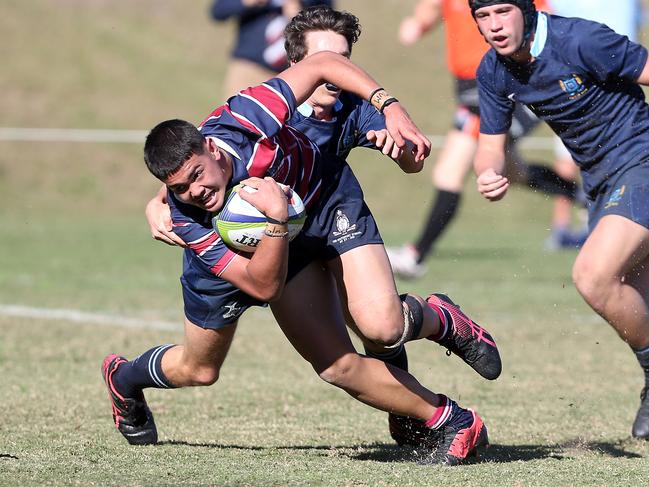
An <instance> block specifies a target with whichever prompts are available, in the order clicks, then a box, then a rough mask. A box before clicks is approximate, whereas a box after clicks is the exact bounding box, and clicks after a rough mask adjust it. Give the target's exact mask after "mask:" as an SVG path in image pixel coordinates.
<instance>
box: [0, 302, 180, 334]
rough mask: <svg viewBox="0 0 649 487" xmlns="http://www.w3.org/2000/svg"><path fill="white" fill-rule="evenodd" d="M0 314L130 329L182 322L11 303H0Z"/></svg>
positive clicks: (171, 327)
mask: <svg viewBox="0 0 649 487" xmlns="http://www.w3.org/2000/svg"><path fill="white" fill-rule="evenodd" d="M0 315H2V316H8V317H17V318H36V319H42V320H61V321H71V322H74V323H83V324H92V325H101V326H114V327H121V328H132V329H136V328H137V329H148V330H163V331H182V329H183V324H182V322H180V321H179V322H177V323H171V322H169V321H157V320H150V321H149V320H141V319H137V318H128V317H126V316H117V315H105V314H100V313H88V312H84V311H78V310H74V309H53V308H33V307H31V306H21V305H13V304H8V305H7V304H0Z"/></svg>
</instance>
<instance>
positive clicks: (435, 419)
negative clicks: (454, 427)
mask: <svg viewBox="0 0 649 487" xmlns="http://www.w3.org/2000/svg"><path fill="white" fill-rule="evenodd" d="M440 397H441V398H442V404H441V405H440V406H439V407H438V408H437V409H436V410H435V414H433V416H432V417H431V418H430V419H429V420H428V421H426V426H427V427H428V428H430V429H433V430H437V429H440V428H441V427H442V426H444V425H445V424H446V423H448V422H449V421H450V420H451V418H452V417H453V411H454V410H455V409H456V408H458V405H457V404H456V403H455V401H453V400H451V399H449V398H448V397H446V396H445V395H443V394H440Z"/></svg>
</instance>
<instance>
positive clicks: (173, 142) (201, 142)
mask: <svg viewBox="0 0 649 487" xmlns="http://www.w3.org/2000/svg"><path fill="white" fill-rule="evenodd" d="M204 152H205V137H203V134H201V133H200V132H199V130H198V129H197V128H196V127H194V125H192V124H191V123H189V122H186V121H184V120H178V119H174V120H166V121H164V122H161V123H159V124H158V125H156V126H155V127H153V128H152V129H151V132H149V135H148V136H147V138H146V142H145V143H144V162H145V163H146V167H148V168H149V171H151V174H153V175H154V176H155V177H156V178H158V179H160V180H165V179H167V178H168V177H169V176H171V175H172V174H174V173H175V172H176V171H178V169H180V168H181V167H182V165H183V164H184V163H185V162H186V161H187V160H188V159H189V158H191V157H192V156H193V155H200V154H203V153H204Z"/></svg>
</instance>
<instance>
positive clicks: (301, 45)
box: [284, 5, 361, 63]
mask: <svg viewBox="0 0 649 487" xmlns="http://www.w3.org/2000/svg"><path fill="white" fill-rule="evenodd" d="M320 30H324V31H331V32H335V33H336V34H340V35H341V36H343V37H344V38H345V39H347V44H349V52H351V50H352V45H353V44H354V43H355V42H356V41H357V40H358V38H359V37H360V35H361V25H360V23H359V22H358V17H356V16H355V15H353V14H350V13H349V12H343V11H340V10H334V9H332V8H330V7H327V6H324V5H318V6H315V7H310V8H305V9H304V10H302V11H301V12H300V13H298V14H297V15H296V16H295V17H293V19H292V20H291V21H290V22H289V23H288V25H287V26H286V29H284V48H285V49H286V54H287V56H288V59H289V61H291V62H294V63H297V62H298V61H301V60H302V59H304V56H306V53H307V47H306V40H305V38H306V34H307V32H312V31H320Z"/></svg>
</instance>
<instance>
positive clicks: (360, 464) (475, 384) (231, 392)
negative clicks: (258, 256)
mask: <svg viewBox="0 0 649 487" xmlns="http://www.w3.org/2000/svg"><path fill="white" fill-rule="evenodd" d="M208 4H209V2H208V1H206V0H201V1H200V2H192V6H191V8H190V7H189V2H185V1H182V0H165V1H153V0H140V1H138V2H128V1H126V0H115V1H108V0H22V1H19V0H5V1H4V2H3V5H2V15H0V53H2V59H3V65H4V69H2V70H0V113H2V114H3V116H2V121H1V122H0V125H2V126H11V127H55V128H59V127H61V128H124V129H147V128H149V127H151V126H153V125H154V124H155V123H157V122H158V121H160V120H162V119H165V118H169V117H183V118H188V119H190V120H198V119H200V118H201V117H202V116H203V115H204V114H206V113H207V111H208V110H209V109H210V108H211V107H212V106H213V105H215V104H217V103H218V101H219V99H220V96H219V94H220V93H221V85H220V80H221V77H222V72H223V65H224V60H225V59H226V53H227V43H225V44H221V43H220V42H221V40H222V39H229V38H230V34H231V26H220V27H217V26H215V25H214V24H212V23H211V22H210V21H209V19H208V18H207V16H206V14H205V12H206V8H207V5H208ZM412 4H413V1H397V0H382V1H369V0H363V1H360V0H356V1H353V2H352V1H350V0H346V1H342V0H341V1H339V5H340V6H341V7H343V8H347V9H350V10H352V11H354V12H355V13H357V14H358V15H359V17H360V18H361V21H362V23H363V26H364V29H365V30H364V33H363V36H362V37H361V40H360V42H359V44H358V46H357V48H356V49H355V51H354V58H355V59H356V60H357V62H359V63H360V64H361V65H363V66H364V67H366V68H367V69H368V70H369V71H370V72H372V73H374V74H375V75H376V77H377V78H378V79H379V80H380V81H381V82H382V84H383V85H384V86H386V87H387V88H389V89H390V91H391V92H393V93H395V94H396V95H397V96H399V97H400V98H401V99H402V100H403V101H404V103H405V105H406V106H407V107H408V108H409V110H410V112H411V114H412V115H413V117H414V118H415V119H416V120H417V121H418V122H419V123H420V125H421V126H422V128H423V129H424V130H425V131H426V132H427V133H434V134H441V133H443V132H444V130H445V129H446V128H447V126H448V123H449V118H450V116H451V109H452V102H453V99H452V96H451V83H450V79H449V78H448V76H447V74H446V71H445V68H444V60H443V56H442V55H441V50H440V49H441V46H442V37H441V35H439V33H438V34H436V35H434V36H433V37H432V38H430V39H428V40H427V41H426V42H425V43H422V44H421V45H419V46H417V47H415V48H413V49H409V50H402V49H400V48H398V47H397V46H396V45H395V43H394V37H395V32H396V27H397V24H398V20H399V18H400V16H401V15H402V13H403V12H405V11H406V10H407V9H409V8H410V6H412ZM543 133H545V132H543ZM532 156H534V157H541V158H546V159H548V158H549V157H550V154H549V153H539V154H533V155H532ZM352 163H353V166H354V169H355V171H356V172H357V174H358V176H359V178H360V179H361V181H362V182H363V184H364V187H365V190H366V194H367V199H368V202H369V203H370V206H371V207H372V208H373V209H374V211H375V214H376V215H377V218H378V220H379V223H380V225H381V228H382V231H383V234H384V238H385V240H386V242H388V243H390V244H398V243H401V242H403V241H404V240H406V239H408V238H411V237H413V236H414V235H415V234H416V232H417V231H418V229H419V225H420V219H421V217H422V216H423V213H424V211H425V209H426V207H427V205H428V204H429V202H430V200H431V198H432V196H433V195H432V192H431V189H430V184H429V175H428V171H424V173H422V174H419V175H416V176H412V177H407V178H406V177H401V176H400V175H399V174H398V172H397V170H396V169H395V168H394V167H392V165H391V164H390V163H388V162H386V161H384V160H382V159H381V158H380V157H379V156H378V155H377V154H374V153H372V152H371V151H362V150H361V151H360V152H357V153H355V154H353V157H352ZM397 178H399V179H397ZM157 186H158V184H157V183H156V181H155V180H153V178H152V177H150V176H149V175H148V174H147V173H146V169H145V167H144V164H143V163H142V160H141V147H140V146H139V145H137V144H131V145H129V144H124V145H120V144H71V143H34V142H29V143H27V142H0V221H1V222H2V230H1V231H0V387H1V391H0V397H2V399H1V400H0V404H2V408H3V414H2V417H1V419H0V485H41V484H52V485H70V484H74V485H223V486H225V485H332V486H334V485H335V486H352V485H354V486H361V485H364V486H379V485H381V486H391V485H394V486H420V485H462V486H469V485H646V483H647V480H646V479H647V478H648V477H649V444H648V443H642V442H636V441H634V440H632V439H631V438H630V426H631V422H632V420H633V416H634V414H635V411H636V408H637V405H638V397H637V396H638V392H639V390H640V387H641V375H640V371H639V368H638V366H637V364H636V363H635V358H634V357H633V356H632V354H630V353H629V352H628V349H627V348H626V347H625V346H624V344H623V343H622V342H620V341H619V340H618V339H617V338H616V337H615V335H614V333H613V332H612V331H611V330H610V329H609V328H608V326H607V325H606V324H604V323H603V322H602V321H601V320H600V319H598V318H597V317H596V316H595V315H594V314H593V313H592V312H591V311H590V310H589V309H588V308H587V307H586V305H585V304H584V303H583V302H582V301H581V299H580V298H579V296H578V295H577V293H576V291H575V290H574V288H573V286H572V284H571V282H570V268H571V264H572V261H573V259H574V256H575V253H574V252H569V251H568V252H561V253H548V252H546V251H544V250H543V239H544V238H545V237H546V236H547V234H548V222H549V215H550V201H549V200H547V199H546V198H544V197H542V196H540V195H537V194H533V193H529V192H525V191H522V190H513V191H511V194H509V195H508V197H507V199H506V200H504V201H502V202H500V203H498V204H488V203H486V202H484V201H482V200H481V199H480V198H479V197H478V196H477V195H476V194H475V191H474V189H473V185H472V184H471V183H469V186H468V187H467V189H468V191H467V193H466V198H465V200H464V206H463V208H462V212H461V215H460V218H459V219H458V221H457V223H456V224H455V225H454V226H453V227H452V228H451V230H450V231H449V232H448V234H447V235H446V236H445V238H444V239H443V240H442V241H441V242H440V244H439V246H438V248H437V249H436V251H435V253H434V255H433V257H432V258H431V260H430V261H429V270H428V273H427V275H426V276H425V277H424V278H422V279H420V280H418V281H414V282H398V285H399V288H400V290H403V291H405V290H413V291H416V292H419V293H422V294H424V293H426V292H431V291H447V292H448V293H450V294H451V295H452V296H453V297H454V298H455V299H457V300H458V301H459V302H461V303H462V304H463V306H464V307H465V308H466V309H467V310H468V311H469V312H470V313H471V314H472V315H473V316H475V317H476V318H477V319H479V321H481V322H483V323H484V324H486V325H487V326H488V327H489V329H490V330H491V331H493V333H494V335H495V336H496V337H497V339H498V341H499V344H500V348H501V350H502V354H503V360H504V373H503V376H502V377H501V378H500V379H499V380H498V381H496V382H494V383H485V382H484V381H481V380H479V379H478V378H477V377H476V376H475V374H474V373H472V371H471V370H470V369H469V368H468V367H466V366H465V365H463V364H462V363H461V362H460V361H459V360H457V359H456V358H455V357H451V358H448V357H446V356H445V355H444V354H443V353H442V349H440V348H439V347H437V346H435V345H432V344H431V343H420V342H418V343H413V344H410V345H409V353H410V357H411V359H410V361H411V365H412V370H413V371H414V373H415V375H416V376H417V377H418V378H419V379H420V380H421V381H422V382H423V383H424V384H426V385H428V386H430V387H431V388H432V389H434V390H439V391H440V392H444V393H447V394H449V395H451V396H453V397H457V398H458V399H459V401H460V402H461V403H462V404H463V405H467V406H471V407H474V408H476V409H477V410H478V411H479V412H480V413H481V414H482V415H483V417H484V418H485V421H486V422H487V424H488V426H489V428H490V437H491V440H492V447H491V448H490V450H489V451H488V452H487V454H486V456H485V458H484V459H483V461H482V462H480V463H477V464H474V465H468V466H463V467H460V468H454V469H450V468H439V467H434V468H433V467H426V466H420V465H418V464H416V462H414V461H413V457H414V456H416V454H415V452H413V451H411V450H409V449H399V448H397V447H396V446H395V445H393V444H392V442H391V440H390V437H389V435H388V432H387V427H386V415H385V414H384V413H382V412H378V411H374V410H372V409H370V408H368V407H365V406H363V405H361V404H359V403H357V402H355V401H353V400H352V399H350V398H348V397H347V396H346V395H345V394H344V393H343V392H341V391H339V390H336V389H333V388H331V387H330V386H328V385H326V384H324V383H323V382H321V381H320V380H319V379H317V377H316V376H315V374H314V373H313V372H312V371H311V369H310V367H309V366H308V364H306V363H305V362H303V361H302V360H301V359H300V357H299V356H298V355H297V354H296V353H295V352H294V351H293V350H292V349H291V347H290V346H289V344H288V343H287V341H286V340H285V339H284V338H283V336H282V335H281V333H280V332H279V330H278V329H277V327H276V325H275V324H274V322H273V320H272V318H271V316H270V314H269V313H268V312H266V311H264V310H255V311H252V312H249V313H247V314H246V315H245V317H244V318H243V319H242V320H241V325H240V327H239V330H238V334H237V337H236V339H235V343H234V345H233V348H232V351H231V353H230V356H229V358H228V360H227V362H226V365H225V367H224V369H223V373H222V376H221V379H220V380H219V382H218V383H217V384H216V385H214V386H213V387H210V388H202V389H192V390H189V389H188V390H181V391H173V392H169V391H158V390H155V391H150V392H149V393H148V394H147V397H148V399H149V403H150V405H151V407H152V409H153V410H154V413H155V414H156V418H157V423H158V428H159V431H160V437H161V438H160V439H161V444H160V445H158V446H155V447H140V448H134V447H129V446H128V445H127V444H126V442H125V441H123V439H122V438H121V436H120V435H119V434H118V433H117V432H116V431H115V429H114V427H113V426H112V425H111V421H110V412H109V404H108V401H107V398H106V393H105V390H104V387H103V385H102V382H101V378H100V374H99V366H100V363H101V360H102V358H103V357H104V355H105V354H107V353H109V352H112V351H118V352H120V353H123V354H125V355H127V356H128V357H133V356H134V355H135V354H137V353H139V352H141V351H143V350H145V349H147V348H148V347H150V346H153V345H156V344H160V343H167V342H177V341H179V340H180V339H181V337H182V335H181V325H180V323H181V319H182V304H181V296H180V286H179V282H178V276H179V272H180V264H181V262H180V252H179V251H178V249H173V248H169V247H166V246H163V245H161V244H156V243H153V242H152V241H151V238H150V236H149V233H148V229H147V226H146V224H145V222H144V217H143V207H144V204H145V202H146V201H147V200H148V198H149V197H150V196H151V195H152V194H153V192H154V191H155V190H156V189H157ZM10 305H21V306H24V307H28V308H29V309H45V310H47V309H51V310H61V309H64V310H72V311H78V312H85V313H89V315H87V316H88V317H89V318H88V320H87V321H85V322H84V321H83V320H81V321H79V320H77V319H75V315H73V314H72V313H68V314H67V315H65V316H67V318H66V317H63V318H61V319H56V320H54V319H49V318H48V317H47V316H45V317H37V316H31V317H17V316H12V315H10V314H9V311H8V310H9V308H8V306H10ZM90 313H92V315H90ZM95 314H100V315H102V316H108V317H109V318H106V319H104V320H103V321H101V322H99V321H92V320H91V319H90V316H94V315H95ZM111 316H112V317H113V318H110V317H111ZM120 317H124V318H125V319H122V318H120ZM161 322H162V324H161ZM176 323H177V324H178V325H177V327H175V328H174V324H176ZM165 324H168V325H165Z"/></svg>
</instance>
